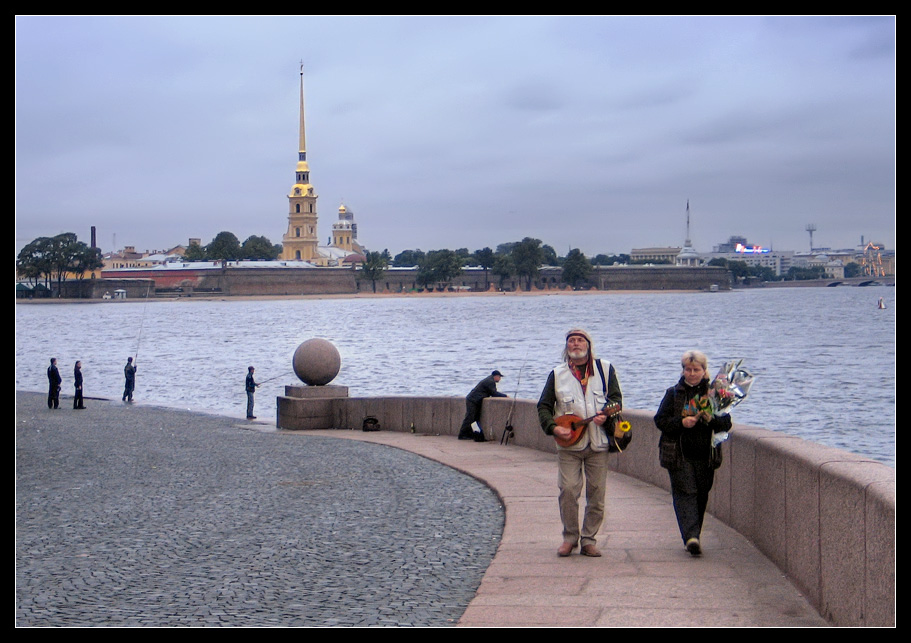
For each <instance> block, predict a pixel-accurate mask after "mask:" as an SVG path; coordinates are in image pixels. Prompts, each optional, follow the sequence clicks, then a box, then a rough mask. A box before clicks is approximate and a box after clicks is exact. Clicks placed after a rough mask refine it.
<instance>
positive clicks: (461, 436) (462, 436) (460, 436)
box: [459, 433, 474, 440]
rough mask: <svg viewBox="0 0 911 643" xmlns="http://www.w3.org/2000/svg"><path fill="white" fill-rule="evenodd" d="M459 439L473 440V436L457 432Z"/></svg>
mask: <svg viewBox="0 0 911 643" xmlns="http://www.w3.org/2000/svg"><path fill="white" fill-rule="evenodd" d="M459 439H460V440H474V436H473V435H462V434H461V433H459Z"/></svg>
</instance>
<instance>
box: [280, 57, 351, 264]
mask: <svg viewBox="0 0 911 643" xmlns="http://www.w3.org/2000/svg"><path fill="white" fill-rule="evenodd" d="M298 147H299V150H298V157H297V168H296V170H295V175H294V185H293V186H292V187H291V192H290V194H288V231H287V232H286V233H285V235H284V236H283V237H282V256H281V258H282V260H284V261H306V262H309V263H312V264H314V265H317V266H340V265H346V264H357V263H363V261H364V258H363V256H364V254H365V253H364V249H363V247H361V245H360V244H359V243H358V242H357V223H355V222H354V213H353V212H352V211H351V210H349V209H348V208H347V207H346V206H345V205H344V204H342V205H341V206H340V207H339V211H338V221H337V222H336V223H333V224H332V236H331V237H330V239H329V245H326V246H320V245H319V241H318V228H317V226H318V220H319V216H318V213H317V207H316V201H317V199H318V198H319V197H318V195H317V194H316V191H315V190H314V188H313V185H312V184H311V183H310V165H309V164H308V163H307V137H306V127H305V124H304V70H303V67H301V78H300V133H299V145H298Z"/></svg>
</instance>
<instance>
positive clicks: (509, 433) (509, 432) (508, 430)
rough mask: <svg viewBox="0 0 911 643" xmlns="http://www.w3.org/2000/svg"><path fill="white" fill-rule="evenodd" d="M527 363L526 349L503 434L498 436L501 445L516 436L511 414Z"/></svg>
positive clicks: (514, 408) (517, 397)
mask: <svg viewBox="0 0 911 643" xmlns="http://www.w3.org/2000/svg"><path fill="white" fill-rule="evenodd" d="M527 363H528V352H527V351H526V353H525V361H524V362H522V368H520V369H519V374H518V375H517V376H516V393H515V395H513V396H512V405H511V406H510V407H509V414H508V415H507V416H506V426H505V427H504V428H503V435H501V436H500V444H503V445H507V444H509V439H510V438H514V437H515V436H516V434H515V431H513V426H512V414H513V411H515V410H516V401H517V400H518V399H519V385H520V384H521V383H522V371H524V370H525V365H526V364H527Z"/></svg>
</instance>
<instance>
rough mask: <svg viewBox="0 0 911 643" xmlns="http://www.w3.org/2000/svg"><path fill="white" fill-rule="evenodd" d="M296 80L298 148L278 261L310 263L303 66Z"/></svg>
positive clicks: (312, 228) (312, 196)
mask: <svg viewBox="0 0 911 643" xmlns="http://www.w3.org/2000/svg"><path fill="white" fill-rule="evenodd" d="M300 74H301V80H300V145H299V148H300V149H299V151H298V156H297V169H296V171H295V181H294V186H293V187H292V188H291V193H290V194H288V232H287V233H285V235H284V236H283V237H282V259H284V260H289V261H295V260H297V261H312V260H314V259H316V258H317V257H318V253H317V250H316V246H317V230H316V220H317V214H316V199H317V198H318V197H317V195H316V191H315V190H314V189H313V186H312V185H310V166H309V165H308V164H307V139H306V134H305V130H304V66H303V64H301V71H300Z"/></svg>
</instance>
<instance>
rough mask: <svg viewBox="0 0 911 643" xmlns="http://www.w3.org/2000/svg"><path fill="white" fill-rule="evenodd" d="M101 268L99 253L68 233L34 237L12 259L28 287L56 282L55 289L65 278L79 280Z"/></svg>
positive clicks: (17, 271)
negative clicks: (72, 277)
mask: <svg viewBox="0 0 911 643" xmlns="http://www.w3.org/2000/svg"><path fill="white" fill-rule="evenodd" d="M103 265H104V261H103V260H102V258H101V250H99V249H98V248H91V247H89V246H88V245H86V244H85V243H83V242H82V241H79V240H78V239H77V238H76V235H75V234H74V233H72V232H64V233H61V234H58V235H56V236H54V237H38V238H37V239H34V240H33V241H31V242H30V243H29V244H28V245H26V246H25V247H24V248H22V250H20V251H19V255H18V256H17V257H16V274H17V275H18V276H19V277H20V278H21V279H24V280H25V281H26V282H27V283H30V284H32V286H37V285H38V284H40V283H42V282H43V283H44V286H45V287H46V288H50V287H51V283H52V282H54V281H56V282H57V287H58V288H59V287H60V284H61V283H63V282H64V281H66V279H67V276H69V275H73V276H74V277H75V278H76V279H83V278H84V277H85V275H86V273H89V274H91V273H92V272H93V271H95V270H100V269H101V268H102V266H103Z"/></svg>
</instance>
